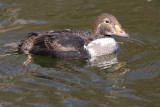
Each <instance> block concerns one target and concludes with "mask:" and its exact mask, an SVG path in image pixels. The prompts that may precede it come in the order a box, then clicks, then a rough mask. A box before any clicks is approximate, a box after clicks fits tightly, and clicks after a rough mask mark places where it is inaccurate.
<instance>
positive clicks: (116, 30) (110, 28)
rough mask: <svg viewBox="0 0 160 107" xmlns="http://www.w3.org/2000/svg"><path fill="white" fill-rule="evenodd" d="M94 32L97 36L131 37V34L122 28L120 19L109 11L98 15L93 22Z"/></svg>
mask: <svg viewBox="0 0 160 107" xmlns="http://www.w3.org/2000/svg"><path fill="white" fill-rule="evenodd" d="M93 34H94V35H95V36H97V37H98V36H107V35H108V36H111V35H117V36H121V37H127V38H129V35H128V34H127V33H125V31H124V30H123V29H122V27H121V25H120V23H119V22H118V20H117V19H116V18H115V17H114V16H113V15H110V14H108V13H102V14H100V15H99V16H97V18H96V20H95V22H94V24H93Z"/></svg>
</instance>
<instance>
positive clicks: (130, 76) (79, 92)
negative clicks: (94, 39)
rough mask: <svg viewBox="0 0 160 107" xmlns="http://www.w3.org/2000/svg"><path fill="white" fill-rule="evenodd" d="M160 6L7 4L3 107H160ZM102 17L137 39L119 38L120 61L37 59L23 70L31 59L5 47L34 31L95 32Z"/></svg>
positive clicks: (2, 7) (2, 30)
mask: <svg viewBox="0 0 160 107" xmlns="http://www.w3.org/2000/svg"><path fill="white" fill-rule="evenodd" d="M159 4H160V1H159V0H134V1H130V0H123V1H118V0H99V1H97V0H92V1H91V0H88V1H86V0H65V1H64V0H52V1H51V0H45V1H44V0H26V1H25V0H1V1H0V106H23V107H25V106H27V107H28V106H45V107H53V106H54V107H60V106H61V107H64V106H66V107H73V106H80V107H81V106H85V107H87V106H88V107H93V106H94V107H95V106H96V107H106V106H108V107H114V106H115V107H119V106H122V107H123V106H126V107H130V106H133V107H144V106H147V107H149V106H151V107H156V106H157V107H158V106H160V102H159V101H160V85H159V82H160V79H159V77H160V56H159V55H160V37H159V35H160V32H159V25H160V20H159V18H160V6H159ZM102 12H108V13H110V14H113V15H114V16H116V17H117V19H118V20H119V22H120V23H121V25H122V27H123V28H124V29H125V30H126V32H128V33H129V34H130V35H131V38H130V39H124V38H118V37H115V39H116V41H117V42H118V44H119V47H120V50H119V52H118V56H117V57H116V56H114V55H113V56H110V57H107V56H102V57H101V58H99V59H98V60H94V61H92V62H91V61H90V60H88V59H56V58H48V57H42V56H33V61H32V62H31V63H30V64H28V66H26V67H23V66H22V64H23V62H24V61H25V60H26V58H27V56H26V55H24V54H21V53H17V52H16V49H12V48H6V47H4V45H5V44H7V43H12V42H18V41H19V40H21V39H22V38H23V37H24V36H25V35H26V33H28V32H33V31H37V32H41V31H45V30H52V29H66V28H79V29H89V30H91V25H92V22H93V20H94V18H95V17H96V16H97V15H98V14H100V13H102ZM109 58H111V59H109ZM112 59H114V60H112ZM107 61H110V62H111V61H112V62H113V65H108V62H107Z"/></svg>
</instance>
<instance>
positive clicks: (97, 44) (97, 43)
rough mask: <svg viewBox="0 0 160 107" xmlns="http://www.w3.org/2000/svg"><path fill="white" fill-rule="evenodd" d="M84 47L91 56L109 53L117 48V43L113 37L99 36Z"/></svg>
mask: <svg viewBox="0 0 160 107" xmlns="http://www.w3.org/2000/svg"><path fill="white" fill-rule="evenodd" d="M84 49H86V50H87V51H88V53H89V54H90V55H91V57H94V56H101V55H105V54H111V53H113V52H114V51H116V50H117V49H118V44H117V43H116V41H115V40H114V39H113V38H100V39H96V40H94V41H91V42H90V43H89V44H88V45H87V46H85V45H84Z"/></svg>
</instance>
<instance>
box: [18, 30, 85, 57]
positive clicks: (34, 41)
mask: <svg viewBox="0 0 160 107" xmlns="http://www.w3.org/2000/svg"><path fill="white" fill-rule="evenodd" d="M22 42H23V43H22V44H21V46H20V48H21V50H23V51H24V52H25V50H27V51H28V53H31V54H35V55H43V56H52V57H60V58H79V57H88V53H87V52H86V50H85V49H84V39H83V38H81V37H79V36H78V35H75V34H72V33H69V32H52V33H40V34H34V33H32V34H30V36H28V37H27V39H25V40H23V41H22Z"/></svg>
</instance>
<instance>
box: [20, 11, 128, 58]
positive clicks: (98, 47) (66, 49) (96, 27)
mask: <svg viewBox="0 0 160 107" xmlns="http://www.w3.org/2000/svg"><path fill="white" fill-rule="evenodd" d="M113 35H117V36H121V37H125V38H129V34H127V33H126V32H125V31H124V30H123V29H122V27H121V24H120V23H119V22H118V20H117V19H116V17H115V16H113V15H111V14H108V13H101V14H100V15H98V16H97V17H96V18H95V20H94V23H93V26H92V31H89V30H81V29H64V30H51V31H46V32H31V33H28V34H27V36H26V37H25V38H24V39H23V40H21V41H20V42H19V44H18V50H20V51H22V52H24V53H25V54H30V55H41V56H49V57H54V58H89V57H96V56H102V55H106V54H112V53H114V52H116V51H117V50H118V48H119V47H118V44H117V42H116V41H115V39H114V38H113V37H112V36H113Z"/></svg>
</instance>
